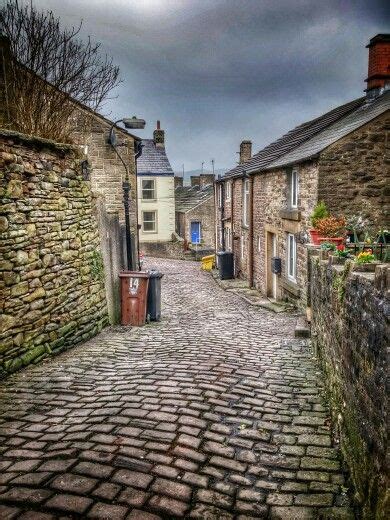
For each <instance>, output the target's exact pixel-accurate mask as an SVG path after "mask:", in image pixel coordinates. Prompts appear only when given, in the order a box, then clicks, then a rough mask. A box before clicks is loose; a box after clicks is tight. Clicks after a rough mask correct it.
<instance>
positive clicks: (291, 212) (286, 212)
mask: <svg viewBox="0 0 390 520" xmlns="http://www.w3.org/2000/svg"><path fill="white" fill-rule="evenodd" d="M279 215H280V218H282V219H284V220H295V221H300V220H301V212H300V211H299V209H298V208H291V209H281V210H280V212H279Z"/></svg>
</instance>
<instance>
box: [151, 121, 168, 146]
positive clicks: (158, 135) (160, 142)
mask: <svg viewBox="0 0 390 520" xmlns="http://www.w3.org/2000/svg"><path fill="white" fill-rule="evenodd" d="M153 141H154V144H155V145H156V146H157V147H158V148H164V147H165V132H164V130H161V128H160V121H157V126H156V130H155V131H154V132H153Z"/></svg>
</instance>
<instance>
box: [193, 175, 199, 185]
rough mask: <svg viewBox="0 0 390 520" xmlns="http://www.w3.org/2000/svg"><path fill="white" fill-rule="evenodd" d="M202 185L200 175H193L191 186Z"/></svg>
mask: <svg viewBox="0 0 390 520" xmlns="http://www.w3.org/2000/svg"><path fill="white" fill-rule="evenodd" d="M199 185H200V177H199V175H191V186H192V187H194V186H199Z"/></svg>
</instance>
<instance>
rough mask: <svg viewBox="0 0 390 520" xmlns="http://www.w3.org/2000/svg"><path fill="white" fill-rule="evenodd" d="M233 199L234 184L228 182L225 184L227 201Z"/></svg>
mask: <svg viewBox="0 0 390 520" xmlns="http://www.w3.org/2000/svg"><path fill="white" fill-rule="evenodd" d="M231 198H232V183H231V182H226V183H225V200H226V202H228V201H229V200H231Z"/></svg>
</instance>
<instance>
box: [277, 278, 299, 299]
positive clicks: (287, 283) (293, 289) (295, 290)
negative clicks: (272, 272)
mask: <svg viewBox="0 0 390 520" xmlns="http://www.w3.org/2000/svg"><path fill="white" fill-rule="evenodd" d="M280 285H281V287H282V288H283V289H285V290H286V291H288V292H289V293H291V294H293V295H294V296H297V297H299V295H300V293H301V290H300V288H299V286H298V284H297V283H296V282H293V281H292V280H289V279H288V278H281V279H280Z"/></svg>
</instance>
